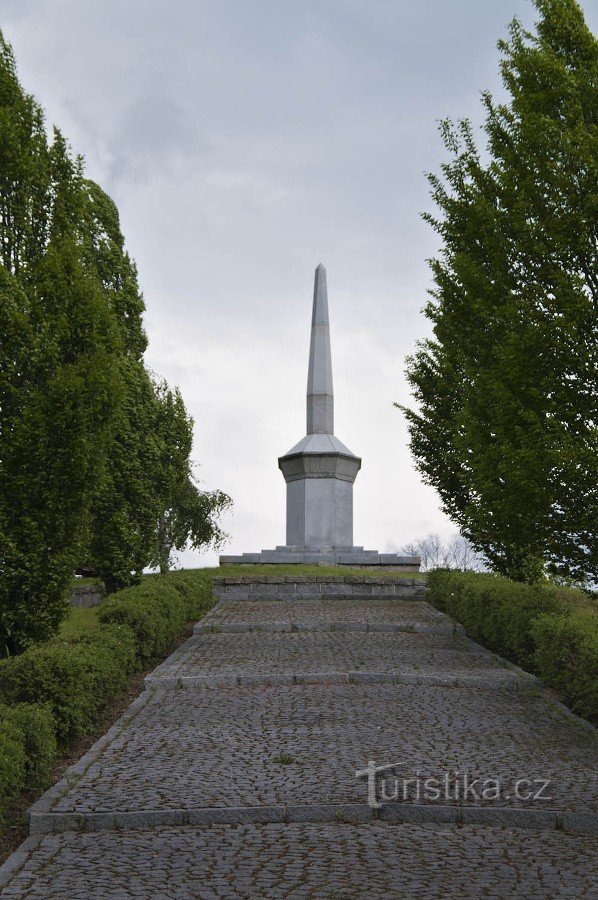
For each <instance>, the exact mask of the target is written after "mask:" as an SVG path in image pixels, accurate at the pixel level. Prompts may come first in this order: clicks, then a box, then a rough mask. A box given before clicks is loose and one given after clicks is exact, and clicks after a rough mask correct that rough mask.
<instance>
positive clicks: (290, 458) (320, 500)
mask: <svg viewBox="0 0 598 900" xmlns="http://www.w3.org/2000/svg"><path fill="white" fill-rule="evenodd" d="M278 465H279V467H280V469H281V470H282V474H283V475H284V478H285V481H286V483H287V536H286V541H287V547H289V548H293V549H303V548H305V549H322V548H329V549H331V550H349V549H350V548H352V547H353V482H354V481H355V478H356V477H357V473H358V472H359V469H360V468H361V460H360V459H359V457H357V456H355V454H353V453H351V451H350V450H349V449H348V448H347V447H345V445H344V444H342V443H341V442H340V441H339V440H338V438H337V437H335V435H334V394H333V389H332V356H331V352H330V322H329V319H328V293H327V288H326V269H325V268H324V266H322V265H319V266H318V267H317V269H316V275H315V283H314V301H313V312H312V320H311V343H310V348H309V370H308V376H307V434H306V436H305V437H304V438H303V440H301V441H300V442H299V443H298V444H296V446H294V447H293V448H292V449H291V450H289V452H288V453H285V455H284V456H281V457H280V459H279V460H278Z"/></svg>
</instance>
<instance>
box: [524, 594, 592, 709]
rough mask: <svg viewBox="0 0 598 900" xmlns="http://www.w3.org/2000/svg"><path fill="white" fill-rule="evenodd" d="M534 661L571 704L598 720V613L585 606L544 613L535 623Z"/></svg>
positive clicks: (532, 630)
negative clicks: (557, 613)
mask: <svg viewBox="0 0 598 900" xmlns="http://www.w3.org/2000/svg"><path fill="white" fill-rule="evenodd" d="M531 633H532V637H533V640H534V644H535V651H534V665H535V669H536V672H537V673H538V675H539V676H540V678H542V679H544V680H545V681H546V682H547V683H549V684H551V685H553V687H555V688H556V689H557V690H558V691H560V692H561V693H562V694H563V697H564V698H565V700H566V701H567V703H569V704H570V706H571V708H572V709H574V710H575V712H577V713H580V715H583V716H585V717H586V718H588V719H590V720H591V721H594V722H596V721H598V617H596V616H595V615H594V614H592V613H590V612H586V611H584V610H581V611H576V612H573V611H570V610H567V611H566V612H563V613H561V614H560V615H557V616H549V615H542V616H539V617H538V618H537V619H536V620H535V622H533V623H532V627H531Z"/></svg>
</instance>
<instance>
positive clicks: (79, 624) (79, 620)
mask: <svg viewBox="0 0 598 900" xmlns="http://www.w3.org/2000/svg"><path fill="white" fill-rule="evenodd" d="M99 624H100V623H99V620H98V607H97V606H90V607H86V606H72V607H71V608H70V610H69V614H68V615H67V617H66V618H65V619H64V621H63V622H62V624H61V626H60V630H59V632H58V636H59V637H61V638H70V637H75V636H76V635H77V634H80V633H81V632H82V631H86V630H88V629H92V628H97V627H98V625H99Z"/></svg>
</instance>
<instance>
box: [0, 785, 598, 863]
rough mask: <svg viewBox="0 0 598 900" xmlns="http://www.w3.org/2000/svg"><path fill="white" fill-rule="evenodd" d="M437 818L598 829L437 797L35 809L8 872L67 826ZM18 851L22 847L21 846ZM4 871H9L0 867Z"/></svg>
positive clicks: (572, 819) (572, 817) (589, 819)
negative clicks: (375, 804) (373, 802)
mask: <svg viewBox="0 0 598 900" xmlns="http://www.w3.org/2000/svg"><path fill="white" fill-rule="evenodd" d="M372 821H381V822H388V823H390V824H399V823H425V822H430V823H438V822H446V823H452V824H458V825H473V824H476V825H486V826H488V827H504V828H521V829H529V830H544V831H553V830H556V829H559V830H564V831H566V832H567V833H570V834H571V833H573V834H598V815H595V814H591V813H588V814H583V815H580V814H576V813H560V812H558V811H557V810H555V809H530V808H529V807H504V806H500V807H499V806H479V805H478V806H476V805H473V804H472V805H469V806H467V805H464V804H462V805H449V804H444V803H442V804H440V803H438V804H434V803H409V802H404V803H394V802H390V803H385V804H384V805H383V806H382V807H381V808H380V809H377V810H373V809H371V808H370V807H369V806H367V805H366V804H365V803H314V804H304V805H292V804H289V805H283V804H279V805H267V806H248V807H233V806H231V807H201V808H191V809H145V810H114V811H112V812H101V813H93V812H87V813H54V812H45V813H37V812H36V813H32V815H31V819H30V829H31V835H32V837H31V838H29V840H28V842H27V847H26V849H25V845H23V848H20V851H21V853H20V855H19V856H17V858H16V859H13V858H12V857H11V859H10V862H11V865H10V868H9V869H8V870H7V871H6V875H10V874H11V873H12V871H14V869H15V868H16V867H18V866H19V865H21V864H22V863H23V861H24V859H25V854H27V853H29V852H31V849H33V847H35V846H36V844H37V837H38V836H39V835H43V834H60V833H63V832H66V831H79V832H95V831H117V830H118V831H121V830H124V829H134V828H159V827H172V826H184V825H206V826H209V825H228V824H231V825H233V824H265V823H286V824H288V823H291V822H349V823H354V822H372ZM17 852H19V851H17ZM2 875H3V876H4V875H5V872H4V871H3V872H2Z"/></svg>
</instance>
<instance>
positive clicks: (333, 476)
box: [220, 265, 420, 571]
mask: <svg viewBox="0 0 598 900" xmlns="http://www.w3.org/2000/svg"><path fill="white" fill-rule="evenodd" d="M306 430H307V434H306V435H305V437H304V438H302V439H301V440H300V441H299V443H298V444H296V445H295V446H294V447H292V448H291V449H290V450H289V451H288V453H285V454H284V456H281V457H280V458H279V460H278V465H279V468H280V469H281V471H282V474H283V475H284V480H285V481H286V485H287V524H286V541H287V542H286V544H285V545H284V546H281V547H277V548H276V549H275V550H262V551H261V553H243V554H242V555H241V556H221V557H220V564H221V565H224V564H229V563H270V564H271V563H285V564H288V563H321V564H330V565H349V566H392V567H397V568H401V569H403V570H407V571H418V570H419V562H420V561H419V559H418V558H417V557H405V556H397V555H396V554H394V553H378V552H377V551H375V550H364V549H363V547H355V546H354V545H353V483H354V481H355V479H356V477H357V473H358V472H359V470H360V468H361V459H360V458H359V457H358V456H355V454H354V453H352V452H351V451H350V450H349V448H348V447H346V446H345V445H344V444H343V443H342V442H341V441H339V439H338V438H337V437H336V436H335V434H334V391H333V387H332V354H331V351H330V321H329V318H328V291H327V285H326V269H325V268H324V266H322V265H319V266H318V267H317V269H316V276H315V282H314V298H313V310H312V319H311V341H310V348H309V368H308V376H307V429H306Z"/></svg>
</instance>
